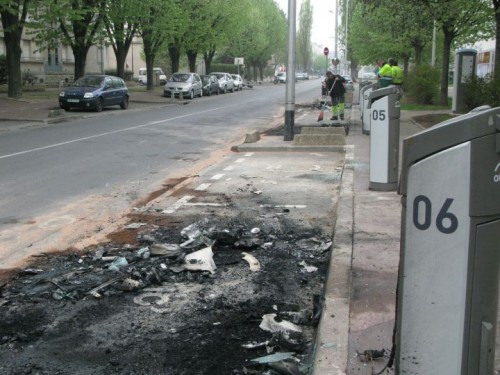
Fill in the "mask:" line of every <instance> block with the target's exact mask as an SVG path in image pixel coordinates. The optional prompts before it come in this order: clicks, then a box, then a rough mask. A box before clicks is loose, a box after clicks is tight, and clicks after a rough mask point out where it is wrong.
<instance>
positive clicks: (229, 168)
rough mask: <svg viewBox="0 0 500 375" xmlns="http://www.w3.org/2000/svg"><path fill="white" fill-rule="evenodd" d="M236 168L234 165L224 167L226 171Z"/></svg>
mask: <svg viewBox="0 0 500 375" xmlns="http://www.w3.org/2000/svg"><path fill="white" fill-rule="evenodd" d="M233 169H234V167H233V166H232V165H230V166H228V167H226V168H224V170H225V171H232V170H233Z"/></svg>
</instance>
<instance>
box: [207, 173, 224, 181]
mask: <svg viewBox="0 0 500 375" xmlns="http://www.w3.org/2000/svg"><path fill="white" fill-rule="evenodd" d="M222 177H224V173H219V174H215V175H213V176H212V177H211V178H210V179H211V180H220V179H221V178H222Z"/></svg>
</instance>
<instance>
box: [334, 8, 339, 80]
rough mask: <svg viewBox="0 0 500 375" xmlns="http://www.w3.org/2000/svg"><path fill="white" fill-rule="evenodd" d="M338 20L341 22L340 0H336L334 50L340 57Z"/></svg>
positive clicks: (336, 55) (335, 55) (336, 56)
mask: <svg viewBox="0 0 500 375" xmlns="http://www.w3.org/2000/svg"><path fill="white" fill-rule="evenodd" d="M338 22H339V0H335V52H334V57H335V58H336V59H337V58H338V57H339V55H338V42H339V28H338ZM335 69H336V68H335ZM335 73H338V72H335Z"/></svg>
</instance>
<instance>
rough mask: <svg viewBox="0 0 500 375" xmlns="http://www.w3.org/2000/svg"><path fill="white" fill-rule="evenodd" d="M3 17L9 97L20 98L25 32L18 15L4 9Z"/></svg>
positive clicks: (1, 13)
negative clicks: (22, 42)
mask: <svg viewBox="0 0 500 375" xmlns="http://www.w3.org/2000/svg"><path fill="white" fill-rule="evenodd" d="M0 15H1V17H2V27H3V32H4V41H5V47H6V51H7V54H6V58H7V69H8V73H7V77H8V88H7V95H8V97H9V98H19V97H21V95H22V93H23V89H22V79H21V78H22V77H21V52H22V50H21V34H22V32H23V28H22V26H20V21H19V19H18V15H17V13H16V14H11V13H10V12H8V11H5V10H3V11H2V12H0Z"/></svg>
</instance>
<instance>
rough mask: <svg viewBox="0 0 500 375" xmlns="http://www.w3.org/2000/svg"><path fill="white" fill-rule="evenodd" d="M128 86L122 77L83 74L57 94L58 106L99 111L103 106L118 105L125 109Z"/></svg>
mask: <svg viewBox="0 0 500 375" xmlns="http://www.w3.org/2000/svg"><path fill="white" fill-rule="evenodd" d="M128 103H129V95H128V88H127V85H126V84H125V82H124V81H123V79H121V78H119V77H114V76H108V75H85V76H83V77H80V78H78V79H77V80H76V81H75V82H74V83H73V84H72V85H71V86H69V87H66V88H65V89H64V90H63V91H61V93H60V94H59V107H61V108H62V109H64V110H66V111H68V110H69V109H70V108H81V109H93V110H95V111H96V112H101V111H102V109H103V108H104V107H108V106H112V105H119V106H120V107H121V108H122V109H127V108H128Z"/></svg>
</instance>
